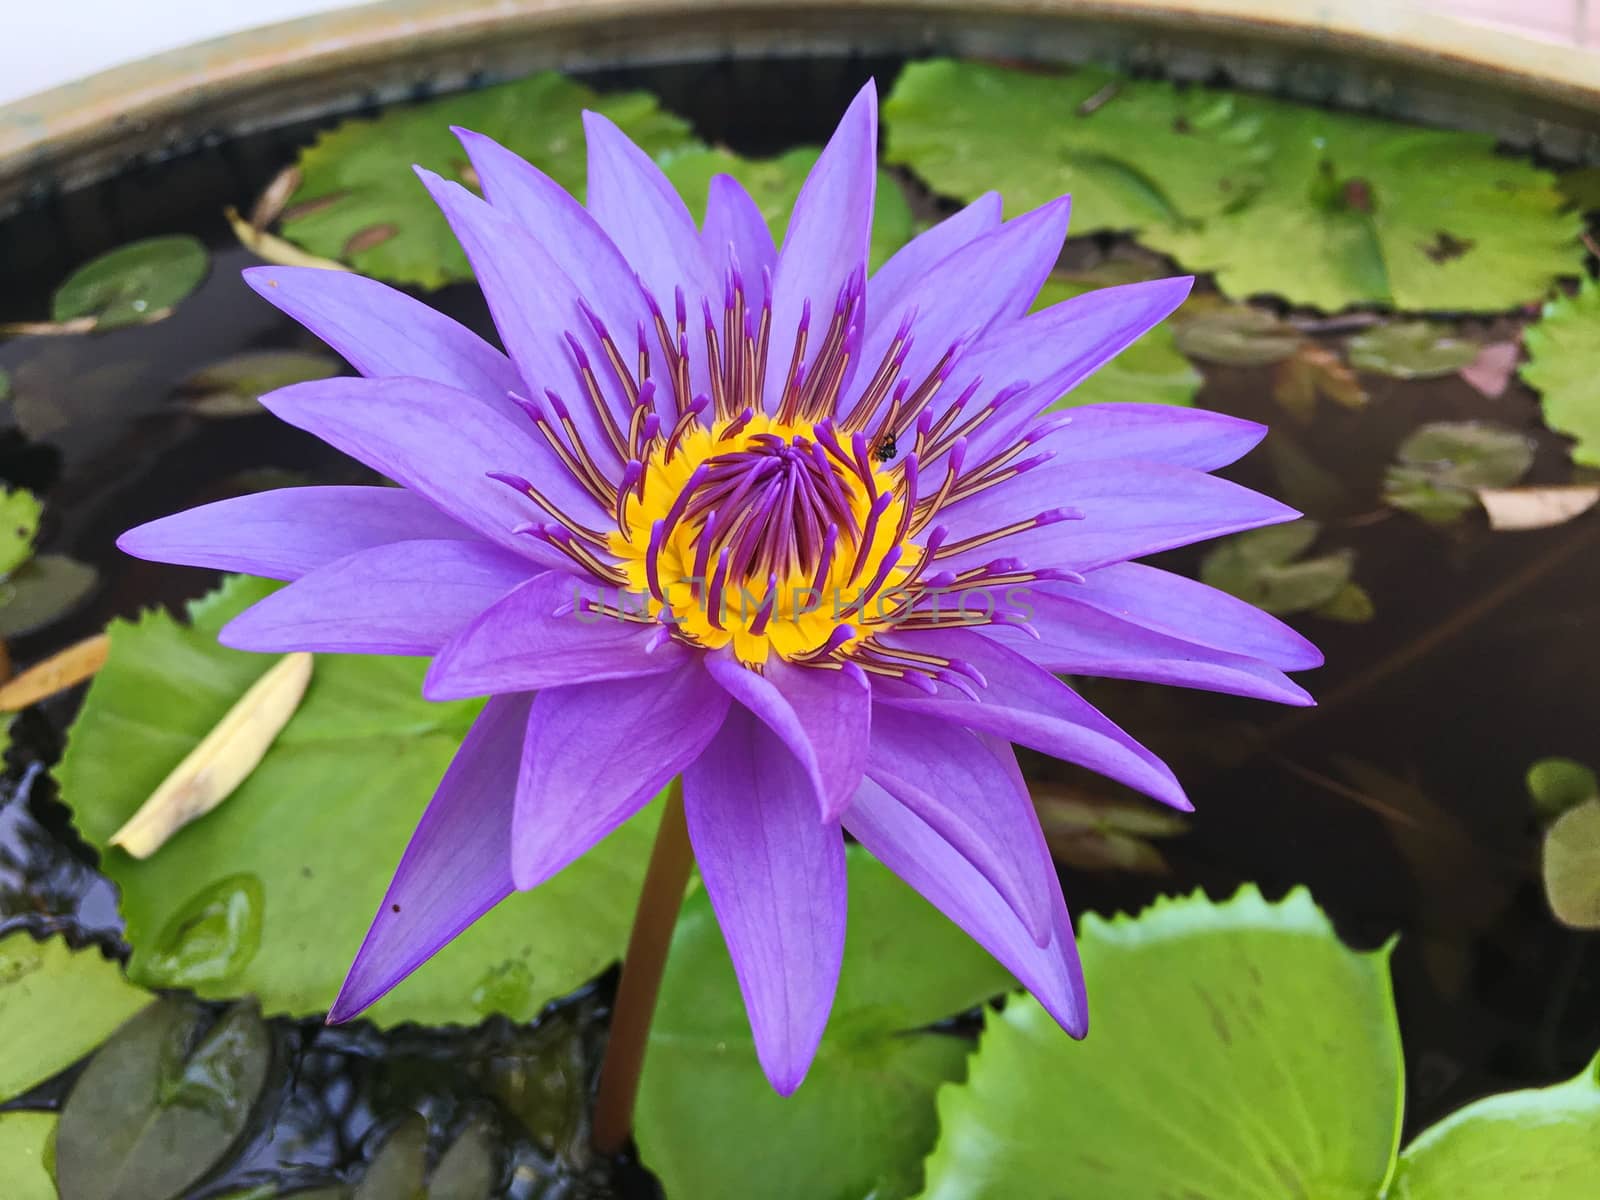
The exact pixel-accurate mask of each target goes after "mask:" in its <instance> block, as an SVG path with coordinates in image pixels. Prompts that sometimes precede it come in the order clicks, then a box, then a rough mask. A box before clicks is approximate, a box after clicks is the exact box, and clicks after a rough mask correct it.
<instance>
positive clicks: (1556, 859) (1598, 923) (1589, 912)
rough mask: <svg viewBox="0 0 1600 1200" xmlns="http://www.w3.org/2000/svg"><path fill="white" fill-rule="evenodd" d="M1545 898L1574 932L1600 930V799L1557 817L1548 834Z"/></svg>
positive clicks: (1591, 800)
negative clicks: (1577, 930) (1578, 930)
mask: <svg viewBox="0 0 1600 1200" xmlns="http://www.w3.org/2000/svg"><path fill="white" fill-rule="evenodd" d="M1542 867H1543V874H1544V894H1545V899H1547V900H1548V901H1549V902H1550V911H1551V912H1553V913H1555V915H1556V920H1558V921H1560V922H1561V923H1562V924H1563V925H1565V926H1567V927H1568V928H1570V929H1600V796H1596V797H1594V798H1592V799H1589V800H1585V801H1584V802H1583V803H1582V804H1579V805H1578V806H1577V807H1576V808H1569V809H1568V810H1567V811H1566V812H1564V813H1562V814H1561V815H1560V816H1559V817H1557V818H1556V819H1555V821H1554V823H1553V824H1552V825H1551V826H1550V828H1549V829H1547V830H1545V834H1544V855H1543V861H1542Z"/></svg>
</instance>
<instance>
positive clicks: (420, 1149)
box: [350, 1113, 428, 1200]
mask: <svg viewBox="0 0 1600 1200" xmlns="http://www.w3.org/2000/svg"><path fill="white" fill-rule="evenodd" d="M427 1169H428V1126H427V1123H426V1122H425V1121H424V1120H423V1119H422V1118H421V1117H420V1116H418V1115H417V1114H416V1113H412V1114H411V1115H410V1116H408V1117H406V1118H405V1119H404V1120H402V1121H401V1122H400V1123H399V1124H398V1125H396V1126H395V1127H394V1128H393V1129H392V1130H390V1131H389V1135H388V1136H387V1137H386V1138H384V1140H383V1144H382V1145H381V1146H379V1147H378V1152H377V1154H375V1155H373V1158H372V1162H371V1163H370V1164H369V1165H368V1167H367V1170H366V1173H365V1174H364V1175H362V1177H361V1182H360V1183H358V1184H356V1189H355V1192H354V1194H353V1195H352V1196H351V1197H350V1200H425V1197H424V1193H423V1177H424V1175H425V1174H426V1172H427Z"/></svg>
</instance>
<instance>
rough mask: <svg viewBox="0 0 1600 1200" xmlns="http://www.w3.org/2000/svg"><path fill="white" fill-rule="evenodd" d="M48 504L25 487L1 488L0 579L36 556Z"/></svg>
mask: <svg viewBox="0 0 1600 1200" xmlns="http://www.w3.org/2000/svg"><path fill="white" fill-rule="evenodd" d="M43 512H44V505H43V504H42V503H41V502H40V500H39V497H37V496H35V495H34V494H33V493H32V492H30V491H28V490H27V489H25V488H4V489H0V579H3V578H5V577H6V576H7V575H10V574H11V572H13V571H15V570H16V569H17V568H18V567H20V566H21V565H22V564H23V563H25V562H27V561H28V560H29V559H30V558H32V557H33V538H34V535H35V534H37V533H38V532H39V517H40V515H41V514H42V513H43Z"/></svg>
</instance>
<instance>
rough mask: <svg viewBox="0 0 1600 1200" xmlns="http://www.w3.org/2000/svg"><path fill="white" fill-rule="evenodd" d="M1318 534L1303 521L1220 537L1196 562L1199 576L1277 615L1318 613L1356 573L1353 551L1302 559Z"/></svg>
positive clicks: (1311, 523) (1315, 525)
mask: <svg viewBox="0 0 1600 1200" xmlns="http://www.w3.org/2000/svg"><path fill="white" fill-rule="evenodd" d="M1321 532H1322V526H1321V525H1319V524H1318V523H1317V522H1316V521H1310V520H1305V519H1301V520H1299V521H1290V522H1288V523H1287V524H1284V525H1272V526H1269V527H1267V528H1265V529H1252V530H1250V531H1249V532H1248V533H1240V534H1235V535H1234V536H1233V537H1229V538H1224V539H1223V540H1222V541H1220V542H1218V543H1217V544H1216V545H1215V546H1213V547H1212V548H1211V549H1210V550H1208V551H1207V552H1206V555H1205V557H1204V558H1202V559H1201V560H1200V578H1201V580H1202V581H1203V582H1205V583H1208V584H1210V585H1211V586H1212V587H1214V588H1221V589H1222V590H1223V591H1225V592H1227V593H1229V594H1230V595H1234V596H1238V597H1239V598H1240V599H1241V600H1248V601H1249V602H1250V603H1251V604H1254V605H1255V606H1256V607H1257V608H1262V609H1265V610H1266V611H1267V612H1269V613H1277V614H1278V615H1279V616H1284V615H1287V614H1289V613H1298V612H1310V611H1313V610H1316V609H1318V608H1320V607H1322V606H1323V605H1325V604H1329V603H1331V602H1332V601H1333V600H1334V599H1335V598H1336V597H1338V596H1339V595H1340V593H1342V592H1343V591H1344V589H1345V587H1346V586H1347V585H1348V584H1349V583H1350V573H1351V571H1353V570H1354V569H1355V552H1354V551H1351V550H1336V551H1334V552H1333V553H1331V554H1323V555H1319V556H1318V557H1316V558H1304V557H1302V555H1304V554H1305V553H1306V551H1308V550H1310V549H1311V546H1312V543H1314V542H1315V541H1316V540H1317V537H1318V535H1319V534H1320V533H1321Z"/></svg>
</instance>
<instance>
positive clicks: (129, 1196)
mask: <svg viewBox="0 0 1600 1200" xmlns="http://www.w3.org/2000/svg"><path fill="white" fill-rule="evenodd" d="M202 1017H203V1010H202V1009H201V1008H200V1006H199V1005H197V1004H195V1003H193V1002H192V1001H187V1000H178V999H165V1000H160V1001H158V1002H157V1003H155V1004H152V1005H150V1007H148V1008H147V1009H145V1010H144V1011H143V1012H142V1013H140V1014H139V1015H138V1016H136V1017H135V1018H133V1020H131V1021H129V1022H128V1023H127V1025H125V1026H123V1028H122V1029H121V1030H120V1031H119V1032H118V1033H117V1035H116V1036H115V1037H113V1038H112V1039H111V1040H110V1041H109V1042H107V1043H106V1044H105V1045H104V1046H103V1047H101V1049H100V1051H99V1053H97V1054H96V1055H95V1056H94V1058H93V1059H92V1060H91V1061H90V1063H89V1066H88V1068H87V1069H86V1070H85V1071H84V1073H83V1074H82V1075H81V1076H80V1077H79V1078H78V1081H77V1083H75V1084H74V1085H73V1088H72V1093H71V1095H69V1096H68V1097H67V1103H66V1106H65V1107H64V1108H63V1109H62V1110H61V1126H60V1128H59V1130H58V1131H57V1139H56V1170H57V1178H58V1179H59V1181H60V1185H61V1193H62V1195H64V1196H69V1197H72V1200H170V1198H171V1197H173V1196H178V1195H182V1194H184V1193H185V1192H186V1190H187V1189H188V1187H189V1186H190V1185H191V1184H193V1183H195V1182H196V1181H198V1180H199V1179H200V1178H202V1177H203V1176H204V1175H205V1174H206V1173H207V1172H208V1171H210V1170H211V1168H212V1167H213V1166H215V1165H216V1164H217V1163H218V1162H220V1161H221V1160H222V1158H223V1156H224V1155H225V1154H227V1152H228V1151H229V1150H230V1149H231V1148H232V1146H233V1144H234V1143H235V1142H236V1141H237V1140H238V1138H239V1135H240V1134H241V1133H242V1132H243V1131H244V1127H245V1123H246V1122H247V1121H248V1120H249V1117H250V1113H251V1111H252V1110H253V1109H254V1108H255V1104H256V1101H257V1100H258V1099H259V1098H260V1096H261V1089H262V1088H263V1087H264V1086H265V1084H266V1078H267V1068H268V1067H269V1066H270V1065H271V1062H272V1034H271V1032H270V1031H269V1030H268V1029H267V1026H266V1024H265V1023H264V1022H263V1021H262V1020H261V1016H260V1014H259V1013H258V1012H257V1011H256V1010H255V1008H254V1007H253V1006H252V1005H249V1004H238V1005H235V1006H234V1007H233V1008H231V1009H229V1010H228V1011H227V1012H226V1013H224V1014H223V1015H222V1016H221V1017H220V1018H218V1020H217V1021H216V1023H215V1024H214V1025H212V1026H211V1028H210V1029H208V1030H206V1031H205V1033H204V1034H202V1033H201V1032H200V1030H201V1023H202Z"/></svg>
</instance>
